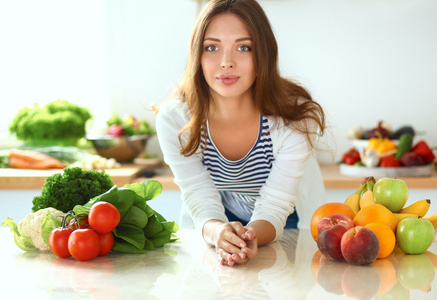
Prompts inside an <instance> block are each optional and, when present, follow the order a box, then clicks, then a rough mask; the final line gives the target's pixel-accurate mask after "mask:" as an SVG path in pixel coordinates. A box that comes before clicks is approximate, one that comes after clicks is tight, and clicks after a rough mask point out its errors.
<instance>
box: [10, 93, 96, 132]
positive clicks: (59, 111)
mask: <svg viewBox="0 0 437 300" xmlns="http://www.w3.org/2000/svg"><path fill="white" fill-rule="evenodd" d="M91 117H92V116H91V114H90V112H89V110H88V109H87V108H84V107H80V106H78V105H76V104H73V103H70V102H68V101H67V100H57V101H53V102H50V103H48V104H47V105H45V106H44V107H42V108H40V107H38V105H37V104H35V106H34V108H29V107H25V108H22V109H20V110H19V111H18V113H17V114H16V115H15V117H14V119H13V120H12V122H11V124H9V131H10V133H11V134H14V133H15V134H16V136H17V138H18V139H21V140H30V139H78V138H81V137H83V136H84V135H85V132H86V129H85V125H86V122H87V121H88V120H89V119H91Z"/></svg>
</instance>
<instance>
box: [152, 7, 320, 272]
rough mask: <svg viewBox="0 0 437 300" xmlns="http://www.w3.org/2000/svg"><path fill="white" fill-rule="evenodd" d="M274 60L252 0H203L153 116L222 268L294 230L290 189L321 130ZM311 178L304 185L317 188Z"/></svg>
mask: <svg viewBox="0 0 437 300" xmlns="http://www.w3.org/2000/svg"><path fill="white" fill-rule="evenodd" d="M277 60H278V48H277V43H276V39H275V37H274V34H273V32H272V29H271V26H270V23H269V21H268V19H267V17H266V15H265V13H264V11H263V9H262V8H261V7H260V5H259V4H258V2H257V1H256V0H211V1H209V2H208V4H207V5H206V7H205V8H204V10H203V13H201V15H200V16H199V18H198V21H197V23H196V24H195V27H194V30H193V32H192V38H191V45H190V51H189V55H188V61H187V66H186V72H185V77H184V79H183V81H182V82H181V84H180V87H179V90H178V94H177V96H176V97H175V98H174V99H171V100H170V101H168V102H166V103H165V104H163V105H162V106H161V107H160V108H159V112H158V114H157V119H156V129H157V134H158V139H159V143H160V146H161V149H162V152H163V156H164V161H165V162H166V163H167V164H168V165H169V166H170V168H171V170H172V171H173V174H174V176H175V182H176V183H177V184H178V186H179V187H180V189H181V192H182V198H183V201H184V206H185V207H186V209H187V210H188V212H189V213H190V215H191V217H192V219H193V220H194V224H195V227H196V228H197V229H198V230H199V231H200V233H201V234H202V236H203V238H204V240H205V241H206V242H208V243H209V244H211V245H213V246H215V248H216V252H217V255H218V259H219V261H220V263H222V264H227V265H230V266H232V265H234V264H235V263H238V264H241V263H245V262H246V261H248V260H250V259H252V258H254V257H255V256H256V254H257V249H258V246H261V245H264V244H267V243H270V242H272V241H276V240H277V239H279V238H280V237H281V235H282V233H283V229H284V228H296V227H297V223H298V217H297V215H296V213H295V205H296V203H297V202H298V201H302V199H299V185H300V183H301V178H302V176H303V174H304V173H305V170H306V165H307V163H308V161H309V160H311V159H312V152H313V150H314V148H315V146H316V142H317V137H318V136H320V135H321V134H323V131H324V128H325V119H324V112H323V109H322V108H321V107H320V105H319V104H318V103H316V102H315V101H313V100H312V98H311V95H310V94H309V93H308V92H307V91H306V90H305V89H304V88H303V87H301V86H299V85H297V84H296V83H293V82H292V81H290V80H287V79H285V78H282V77H281V76H280V74H279V70H278V66H277ZM315 180H316V182H314V183H313V187H312V189H315V190H317V189H318V188H319V189H323V183H321V180H320V176H319V177H316V178H315ZM320 183H321V184H320ZM303 206H304V205H303ZM314 209H315V208H314ZM300 214H301V212H300V211H299V215H300Z"/></svg>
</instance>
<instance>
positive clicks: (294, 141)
mask: <svg viewBox="0 0 437 300" xmlns="http://www.w3.org/2000/svg"><path fill="white" fill-rule="evenodd" d="M267 120H268V123H269V128H270V137H271V139H272V143H273V152H274V153H277V152H278V151H279V150H280V149H282V148H284V147H290V146H292V145H299V144H300V145H302V144H307V142H308V140H307V135H306V134H304V133H302V132H301V131H299V130H297V129H295V128H293V126H292V125H286V124H285V123H284V121H283V120H282V119H281V118H278V117H267Z"/></svg>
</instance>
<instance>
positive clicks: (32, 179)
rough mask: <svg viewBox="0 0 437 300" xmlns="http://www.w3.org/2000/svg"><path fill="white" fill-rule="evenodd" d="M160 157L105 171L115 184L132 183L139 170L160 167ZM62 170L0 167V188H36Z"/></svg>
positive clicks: (138, 174) (39, 187) (139, 173)
mask: <svg viewBox="0 0 437 300" xmlns="http://www.w3.org/2000/svg"><path fill="white" fill-rule="evenodd" d="M161 165H162V161H161V160H160V159H147V160H141V161H140V162H138V163H132V164H122V165H121V166H120V167H119V168H115V169H107V170H105V172H106V173H107V174H109V175H110V176H111V177H112V182H113V183H114V184H115V185H117V186H123V185H125V184H128V183H133V182H134V181H135V178H137V177H139V176H140V175H141V172H142V171H144V170H148V169H153V168H157V167H160V166H161ZM61 172H62V170H60V169H59V170H30V169H12V168H5V169H0V190H38V189H41V188H42V187H43V185H44V182H45V180H46V178H47V177H49V176H51V175H53V174H55V173H61Z"/></svg>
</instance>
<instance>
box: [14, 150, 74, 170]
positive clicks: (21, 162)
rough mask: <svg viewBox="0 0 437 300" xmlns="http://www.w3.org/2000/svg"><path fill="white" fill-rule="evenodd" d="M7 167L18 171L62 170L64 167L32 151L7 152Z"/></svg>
mask: <svg viewBox="0 0 437 300" xmlns="http://www.w3.org/2000/svg"><path fill="white" fill-rule="evenodd" d="M9 165H10V166H11V167H12V168H20V169H63V168H65V165H64V164H63V163H62V162H60V161H59V160H57V159H55V158H53V157H50V156H48V155H45V154H42V153H39V152H36V151H32V150H19V149H11V150H10V151H9Z"/></svg>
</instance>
